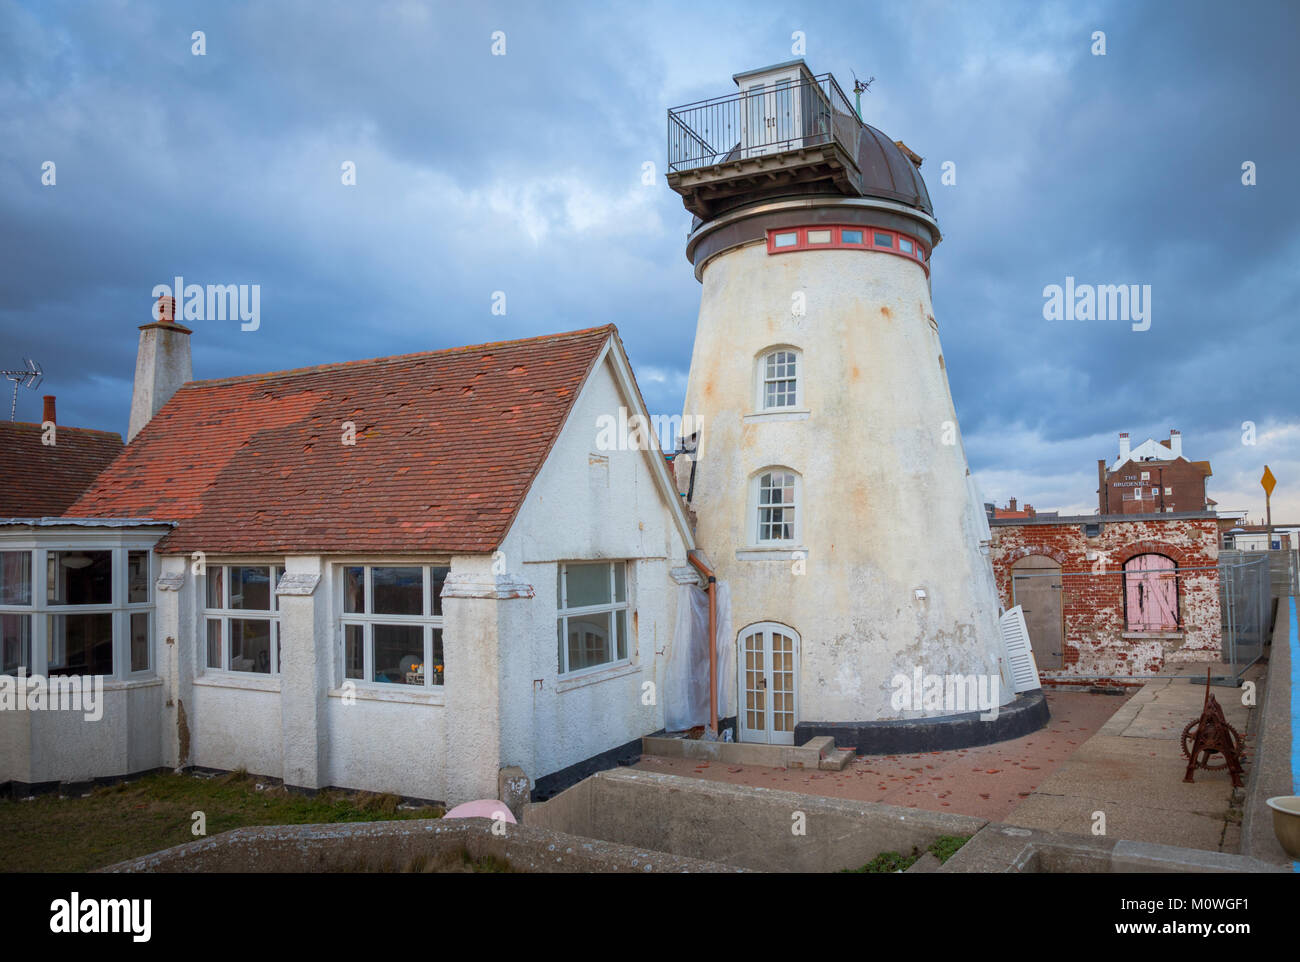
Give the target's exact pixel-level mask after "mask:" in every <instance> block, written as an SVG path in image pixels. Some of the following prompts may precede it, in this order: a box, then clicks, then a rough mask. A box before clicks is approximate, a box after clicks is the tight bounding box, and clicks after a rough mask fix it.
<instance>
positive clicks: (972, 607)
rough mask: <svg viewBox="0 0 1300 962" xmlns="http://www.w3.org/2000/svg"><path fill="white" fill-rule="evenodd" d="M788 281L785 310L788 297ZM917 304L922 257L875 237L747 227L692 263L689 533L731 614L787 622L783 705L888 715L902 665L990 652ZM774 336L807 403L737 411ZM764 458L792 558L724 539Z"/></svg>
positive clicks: (939, 378) (959, 460) (984, 592)
mask: <svg viewBox="0 0 1300 962" xmlns="http://www.w3.org/2000/svg"><path fill="white" fill-rule="evenodd" d="M796 293H802V294H803V295H804V297H806V304H807V310H806V314H804V315H803V316H794V315H792V312H791V306H792V298H793V295H794V294H796ZM932 315H933V308H932V307H931V303H930V293H929V285H928V282H927V277H926V275H925V272H924V270H923V269H922V268H921V266H920V265H919V264H917V263H915V262H914V261H910V260H908V259H905V258H903V257H899V256H895V255H891V254H884V253H874V252H869V251H851V250H825V251H808V252H792V253H783V254H775V255H769V254H768V253H767V251H766V248H765V246H764V245H762V244H753V245H750V246H747V247H743V248H739V249H737V250H734V251H731V252H729V253H726V254H723V255H721V256H719V257H717V258H715V259H714V260H713V261H712V262H710V263H709V264H708V266H707V267H706V268H705V271H704V275H703V293H702V297H701V305H700V317H699V325H698V331H697V335H696V340H695V349H694V354H693V356H692V361H691V373H690V380H689V383H688V388H687V395H686V404H685V408H684V415H692V416H703V418H704V422H703V424H704V426H703V436H702V437H703V440H702V448H701V460H700V463H699V466H698V469H697V475H696V481H695V496H694V499H693V501H692V505H691V506H692V508H694V509H695V510H696V511H697V512H698V517H699V524H698V528H697V531H696V540H697V543H698V544H699V545H700V547H701V548H702V549H703V550H704V551H706V552H707V554H708V556H709V558H710V559H711V560H712V561H713V562H714V564H715V569H716V571H717V572H718V576H719V578H721V579H722V580H724V581H727V582H728V583H729V584H730V585H731V590H732V620H733V624H734V625H735V628H736V631H737V632H738V633H739V632H741V631H742V630H743V628H744V627H745V626H746V625H749V624H753V623H755V622H760V621H775V622H779V623H782V624H786V625H789V626H790V627H792V628H794V629H795V630H796V631H797V632H798V633H799V635H800V637H801V639H802V659H801V665H800V668H801V670H800V676H799V720H801V721H871V720H879V719H889V718H896V717H900V713H899V712H897V711H895V710H894V709H893V708H892V707H891V705H890V696H891V694H892V692H893V688H892V687H891V684H890V682H891V680H892V679H893V677H894V676H895V675H896V674H899V673H902V674H907V675H909V676H910V675H911V673H912V672H913V670H914V668H915V667H916V666H918V665H919V666H921V667H922V668H923V670H924V671H925V672H926V673H932V674H945V673H958V672H960V673H963V674H969V673H989V674H993V673H998V672H999V663H998V659H999V656H1000V647H1001V646H1000V641H999V636H998V632H997V613H998V602H997V595H996V591H995V588H994V584H993V579H992V572H991V570H990V569H989V564H988V559H987V557H986V556H985V555H984V554H982V553H981V551H980V546H979V533H978V532H979V522H978V512H980V511H982V507H981V506H980V505H976V504H974V503H972V502H971V497H970V493H969V492H970V490H971V488H970V486H969V485H968V484H967V480H966V474H967V465H966V460H965V455H964V453H963V449H962V445H961V442H960V435H959V434H957V433H956V415H955V413H954V410H953V404H952V399H951V396H950V394H949V389H948V383H947V376H946V372H945V371H944V370H943V369H942V368H941V367H940V364H939V357H940V355H941V354H942V347H941V346H940V343H939V336H938V332H937V330H936V328H935V326H934V325H933V323H932V321H931V318H932ZM776 345H790V346H793V347H796V348H799V349H800V350H801V351H802V352H803V353H802V357H801V360H802V372H801V374H802V377H803V378H804V379H805V382H804V388H805V394H804V401H805V406H806V407H807V408H808V409H809V411H810V414H809V415H808V416H807V418H806V419H803V420H757V421H750V422H746V421H745V420H744V417H745V415H749V414H753V413H755V412H756V391H755V370H756V360H757V357H758V356H759V355H760V354H761V353H763V352H764V349H766V348H769V347H772V346H776ZM945 428H948V429H949V436H950V439H951V440H953V441H954V443H950V444H945V443H943V441H944V432H945ZM773 465H779V466H786V467H789V468H793V469H794V470H795V471H797V472H799V474H800V475H801V476H802V494H801V500H802V504H801V509H802V511H803V518H802V521H801V525H802V537H801V538H799V539H798V540H799V544H798V547H800V548H804V549H806V551H807V558H806V573H804V574H796V573H794V572H795V568H794V567H793V565H792V562H791V560H790V557H791V556H790V552H789V551H786V552H784V553H783V554H782V553H772V554H766V555H763V554H757V555H756V554H749V555H748V557H763V558H770V560H739V559H738V558H737V552H738V551H741V552H744V550H745V549H746V548H747V547H750V546H751V544H752V542H753V541H754V533H753V530H752V529H753V519H752V517H751V513H750V511H751V508H750V500H749V498H750V493H749V482H750V478H751V476H752V474H753V473H754V472H757V471H758V470H759V469H760V468H764V467H769V466H773ZM917 588H923V589H924V590H925V593H926V596H927V597H926V599H925V600H923V601H922V600H918V599H917V598H916V597H915V594H914V592H915V589H917ZM1002 696H1003V697H1002V702H1003V703H1005V702H1007V701H1010V700H1011V697H1012V695H1011V693H1010V692H1009V690H1006V689H1005V688H1004V690H1003V692H1002ZM933 714H941V712H935V713H933Z"/></svg>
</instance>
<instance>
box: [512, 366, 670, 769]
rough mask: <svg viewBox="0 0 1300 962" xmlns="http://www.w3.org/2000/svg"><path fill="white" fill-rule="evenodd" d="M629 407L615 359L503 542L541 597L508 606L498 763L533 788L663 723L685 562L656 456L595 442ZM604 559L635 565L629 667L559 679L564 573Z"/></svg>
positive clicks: (579, 407) (578, 408)
mask: <svg viewBox="0 0 1300 962" xmlns="http://www.w3.org/2000/svg"><path fill="white" fill-rule="evenodd" d="M620 405H622V406H624V407H628V408H629V416H630V414H631V413H632V409H631V405H629V403H628V401H627V399H626V398H625V397H624V396H623V395H622V394H621V392H620V388H619V385H618V383H617V382H616V380H615V378H614V376H613V374H612V372H611V370H610V366H609V362H607V363H606V364H604V365H602V366H601V368H600V369H599V370H596V371H593V373H592V376H591V379H590V380H589V382H588V384H587V386H586V387H585V389H584V391H583V393H582V395H581V396H580V397H579V399H578V402H577V404H576V405H575V407H574V410H573V412H572V413H571V415H570V418H569V421H568V424H567V425H566V427H565V430H564V431H563V433H562V434H561V436H560V438H559V439H558V441H557V443H556V445H555V448H554V449H553V451H552V452H551V456H550V457H549V458H548V459H547V461H546V464H545V465H544V466H543V468H542V470H541V472H540V473H539V474H538V477H537V479H536V481H535V482H534V484H533V487H532V490H531V491H530V492H529V494H528V497H527V499H526V500H525V502H524V506H523V508H522V509H521V511H520V514H519V517H518V519H517V520H516V522H515V524H514V526H513V527H512V528H511V531H510V535H509V536H508V538H507V539H506V542H505V544H504V545H503V546H502V551H503V558H504V560H505V562H506V564H507V567H508V569H509V570H510V571H511V572H512V573H515V572H517V573H519V574H520V575H521V576H522V578H523V580H525V581H527V582H528V583H529V584H531V585H533V586H534V588H535V589H536V597H534V598H532V599H528V600H513V601H506V602H502V603H501V604H502V606H503V608H504V609H505V616H506V619H507V620H506V622H505V625H504V626H505V629H506V630H505V631H504V632H503V634H502V656H501V706H500V709H501V764H502V765H519V766H520V767H521V768H523V770H524V771H525V772H526V773H527V774H528V775H529V776H531V777H532V778H533V779H534V780H535V779H537V778H539V777H541V776H544V775H549V774H552V773H554V772H556V771H559V770H561V769H563V768H566V767H568V766H569V765H573V764H575V763H577V762H580V761H583V760H585V759H587V758H590V757H591V756H593V755H597V754H599V753H601V752H604V751H608V750H609V749H612V748H616V747H618V746H620V745H623V744H625V743H627V742H629V741H631V740H633V739H635V738H638V737H640V736H642V735H646V734H649V733H650V732H653V731H656V730H658V729H660V728H662V727H663V704H662V700H661V699H660V698H659V697H658V693H657V692H658V688H659V685H660V683H661V681H662V671H663V665H664V662H665V659H666V658H667V655H668V647H669V645H670V644H671V641H672V628H673V625H674V619H675V617H676V597H677V595H676V591H675V590H674V589H675V585H674V584H673V582H672V580H671V578H670V576H669V571H670V569H671V568H673V567H682V566H684V565H685V564H686V549H685V546H684V544H683V542H682V538H681V536H680V534H679V532H678V530H677V528H676V526H675V524H674V522H673V520H672V516H671V515H670V513H669V509H668V507H667V505H666V504H665V500H664V496H663V494H662V492H661V490H660V489H659V488H658V487H657V486H656V485H655V483H654V479H653V477H652V475H651V468H650V465H649V462H648V456H647V453H646V452H644V451H638V450H602V449H601V446H599V445H598V437H599V429H600V421H599V419H600V418H601V416H602V415H610V416H614V417H617V416H618V409H619V407H620ZM652 456H654V457H659V456H660V455H658V454H653V455H652ZM602 459H607V460H602ZM602 558H605V559H609V560H611V561H628V562H629V565H628V568H629V570H628V576H629V577H628V592H629V594H628V597H629V599H630V601H631V604H632V607H631V611H630V615H629V619H628V624H629V625H630V626H632V629H631V632H630V633H631V634H632V636H633V637H632V638H631V639H630V641H631V644H629V646H628V650H629V654H630V656H631V660H632V663H631V665H630V666H624V667H621V668H612V669H607V670H604V671H600V672H597V673H595V674H592V675H588V676H585V677H583V678H581V679H573V680H568V681H561V680H560V679H559V677H558V665H557V654H556V647H557V646H556V639H557V635H556V586H557V578H558V566H559V564H560V563H561V562H566V561H573V562H578V561H586V560H597V559H602ZM644 682H653V683H654V685H655V692H656V695H655V698H654V704H650V705H645V704H642V685H643V683H644Z"/></svg>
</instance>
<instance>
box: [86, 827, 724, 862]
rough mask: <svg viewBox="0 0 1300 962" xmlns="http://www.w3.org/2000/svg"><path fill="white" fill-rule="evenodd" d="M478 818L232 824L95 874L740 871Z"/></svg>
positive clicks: (675, 856) (664, 853)
mask: <svg viewBox="0 0 1300 962" xmlns="http://www.w3.org/2000/svg"><path fill="white" fill-rule="evenodd" d="M494 824H495V823H494V822H493V821H492V820H491V819H486V818H457V819H411V820H408V821H390V822H364V823H344V824H327V825H271V826H262V827H257V828H237V829H234V830H232V831H229V832H222V833H221V834H219V835H213V836H212V837H211V838H205V839H201V840H199V841H195V842H187V843H185V844H184V845H177V846H175V847H173V848H168V849H163V850H162V851H160V852H154V853H153V854H151V855H143V856H141V857H139V858H133V859H128V860H127V861H124V862H118V863H116V864H114V865H110V866H108V867H107V868H103V869H101V870H100V871H101V872H107V873H118V872H312V873H316V872H401V871H422V870H423V868H422V866H423V865H424V864H427V863H428V862H429V861H430V860H434V861H436V860H437V859H438V858H439V857H447V856H453V857H454V856H456V855H457V854H458V853H460V852H466V853H468V854H469V855H470V857H472V858H483V857H485V856H491V857H494V858H496V859H500V860H502V861H505V862H506V863H508V864H509V866H510V867H511V868H512V869H514V870H516V871H521V872H547V873H550V872H627V873H633V872H635V873H638V874H649V873H662V872H743V871H745V870H744V869H741V868H736V867H735V866H730V865H723V864H722V863H720V862H711V861H706V860H703V859H696V858H688V857H684V856H679V855H672V854H669V853H667V852H655V851H650V850H647V849H641V848H636V847H634V846H628V845H619V844H617V843H614V842H605V841H600V840H598V839H590V838H579V837H577V836H574V835H566V834H563V833H561V832H554V831H550V830H549V829H545V828H538V827H534V826H527V825H508V824H506V825H503V826H502V828H503V829H504V831H503V832H502V834H497V833H496V832H494V831H493V827H494Z"/></svg>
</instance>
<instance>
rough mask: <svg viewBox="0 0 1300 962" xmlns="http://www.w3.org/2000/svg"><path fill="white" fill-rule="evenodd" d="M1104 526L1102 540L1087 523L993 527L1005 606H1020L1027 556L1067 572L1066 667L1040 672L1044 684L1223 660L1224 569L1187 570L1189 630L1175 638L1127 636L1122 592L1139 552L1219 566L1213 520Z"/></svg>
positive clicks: (1183, 605) (1186, 564)
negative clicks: (1014, 585) (1015, 580)
mask: <svg viewBox="0 0 1300 962" xmlns="http://www.w3.org/2000/svg"><path fill="white" fill-rule="evenodd" d="M1098 523H1099V524H1100V526H1101V531H1100V534H1099V535H1098V536H1097V537H1095V538H1089V537H1087V536H1086V535H1085V534H1084V527H1083V524H1081V523H1063V524H997V525H994V526H993V546H992V559H993V568H994V571H995V573H996V577H997V583H998V590H999V592H1000V594H1001V597H1002V603H1003V604H1004V605H1005V606H1006V607H1008V608H1009V607H1011V606H1012V604H1013V599H1012V592H1011V582H1012V577H1011V576H1012V569H1013V567H1014V565H1015V563H1016V562H1017V561H1019V560H1020V559H1021V558H1025V557H1028V556H1030V555H1044V556H1046V557H1049V558H1052V559H1053V560H1054V561H1056V562H1057V563H1058V564H1060V565H1061V570H1062V572H1063V574H1065V575H1066V577H1065V578H1064V579H1063V585H1064V590H1063V591H1062V597H1063V605H1064V614H1065V629H1064V630H1065V648H1064V656H1063V658H1062V661H1063V665H1064V667H1063V668H1062V669H1061V670H1059V671H1042V672H1040V674H1041V675H1042V677H1043V681H1044V682H1056V683H1058V684H1070V683H1075V684H1088V685H1092V684H1097V683H1098V682H1099V681H1104V680H1108V679H1110V680H1115V681H1118V682H1121V683H1123V682H1124V681H1125V680H1127V679H1131V677H1132V676H1135V675H1151V674H1156V673H1158V672H1160V671H1161V670H1163V669H1164V668H1165V667H1166V665H1168V664H1177V663H1182V662H1195V661H1216V660H1217V659H1218V658H1219V656H1220V653H1221V644H1222V625H1221V613H1220V610H1219V577H1218V572H1217V570H1204V571H1199V572H1188V573H1186V574H1184V575H1181V576H1180V577H1179V578H1178V596H1179V598H1178V605H1179V613H1180V616H1181V618H1182V620H1183V623H1184V630H1183V631H1182V632H1179V633H1176V636H1172V635H1171V636H1170V637H1155V636H1154V634H1153V635H1152V636H1151V637H1138V636H1139V635H1140V634H1142V633H1139V632H1127V631H1126V627H1125V621H1124V595H1123V581H1124V579H1123V566H1124V563H1125V562H1126V561H1128V560H1129V559H1130V558H1132V557H1133V556H1134V555H1138V554H1145V553H1155V554H1163V555H1166V556H1168V557H1170V558H1173V560H1174V562H1175V563H1176V564H1177V565H1178V567H1179V568H1195V567H1200V566H1210V568H1211V569H1213V566H1214V565H1216V564H1217V562H1218V557H1219V548H1218V528H1217V525H1216V523H1215V521H1214V519H1213V518H1204V519H1187V518H1183V519H1177V520H1168V521H1165V520H1161V521H1121V522H1115V521H1102V522H1098ZM1103 572H1107V573H1103ZM1071 574H1074V575H1075V576H1074V577H1070V575H1071ZM1126 634H1128V635H1130V637H1125V635H1126ZM1081 676H1088V678H1083V677H1081Z"/></svg>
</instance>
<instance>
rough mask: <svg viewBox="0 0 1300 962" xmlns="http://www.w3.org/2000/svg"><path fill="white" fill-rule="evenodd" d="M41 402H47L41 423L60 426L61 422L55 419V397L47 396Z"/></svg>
mask: <svg viewBox="0 0 1300 962" xmlns="http://www.w3.org/2000/svg"><path fill="white" fill-rule="evenodd" d="M41 400H43V401H44V402H45V412H44V413H43V414H42V415H41V423H42V424H44V423H45V422H47V421H48V422H49V423H50V424H58V423H59V422H58V421H56V420H55V419H54V395H53V394H46V395H45V396H44V397H42V398H41Z"/></svg>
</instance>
